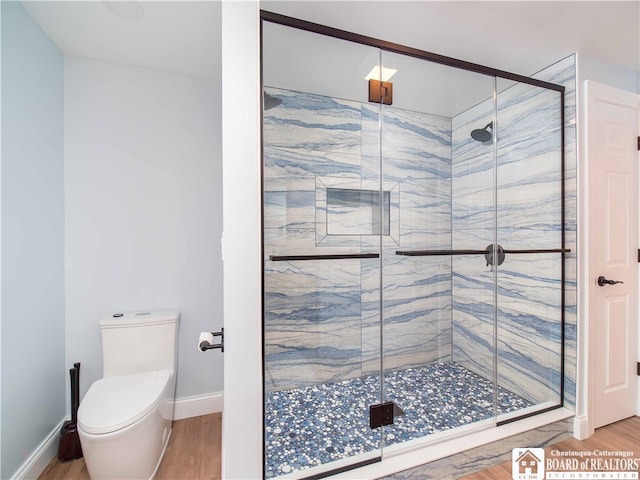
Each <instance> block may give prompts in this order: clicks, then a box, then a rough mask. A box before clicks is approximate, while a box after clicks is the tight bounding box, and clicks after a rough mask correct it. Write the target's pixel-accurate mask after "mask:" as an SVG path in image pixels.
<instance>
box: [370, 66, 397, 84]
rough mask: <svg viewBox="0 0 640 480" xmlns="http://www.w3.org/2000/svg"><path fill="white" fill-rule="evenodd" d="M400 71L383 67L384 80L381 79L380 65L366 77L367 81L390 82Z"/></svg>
mask: <svg viewBox="0 0 640 480" xmlns="http://www.w3.org/2000/svg"><path fill="white" fill-rule="evenodd" d="M397 71H398V69H397V68H387V67H382V78H380V65H376V66H375V67H373V68H372V69H371V71H370V72H369V74H368V75H367V76H366V77H364V79H365V80H382V81H383V82H388V81H389V79H390V78H391V77H393V76H394V75H395V73H396V72H397Z"/></svg>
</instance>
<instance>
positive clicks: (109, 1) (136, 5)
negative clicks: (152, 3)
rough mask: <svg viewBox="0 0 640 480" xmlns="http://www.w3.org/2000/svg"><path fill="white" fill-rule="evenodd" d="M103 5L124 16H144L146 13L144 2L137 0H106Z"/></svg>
mask: <svg viewBox="0 0 640 480" xmlns="http://www.w3.org/2000/svg"><path fill="white" fill-rule="evenodd" d="M102 5H103V6H104V7H105V8H106V9H107V10H109V11H110V12H111V13H113V14H115V15H118V16H119V17H123V18H142V16H143V15H144V8H143V7H142V3H140V2H138V1H136V0H132V1H128V0H105V1H103V2H102Z"/></svg>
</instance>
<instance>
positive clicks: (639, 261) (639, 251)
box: [638, 248, 640, 263]
mask: <svg viewBox="0 0 640 480" xmlns="http://www.w3.org/2000/svg"><path fill="white" fill-rule="evenodd" d="M638 263H640V248H639V249H638Z"/></svg>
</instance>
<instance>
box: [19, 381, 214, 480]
mask: <svg viewBox="0 0 640 480" xmlns="http://www.w3.org/2000/svg"><path fill="white" fill-rule="evenodd" d="M222 395H223V394H222V392H215V393H208V394H205V395H194V396H192V397H182V398H177V399H176V401H175V404H174V405H175V410H174V413H173V417H174V419H175V420H181V419H183V418H191V417H199V416H200V415H208V414H210V413H217V412H221V411H222V398H223V396H222ZM66 420H69V419H68V418H63V419H62V420H61V421H60V423H59V424H58V425H57V426H56V427H55V428H54V429H53V430H52V431H51V432H50V433H49V434H48V435H47V436H46V438H45V439H44V440H43V441H42V442H41V443H40V445H38V448H36V449H35V450H34V451H33V453H32V454H31V455H30V456H29V458H27V460H26V461H25V462H24V463H23V464H22V466H21V467H20V468H19V469H18V470H17V471H16V473H15V474H14V475H13V476H12V477H11V478H12V479H13V480H36V479H37V478H38V477H39V476H40V474H41V473H42V472H43V471H44V469H45V468H47V465H49V462H50V461H51V459H52V458H54V457H55V456H56V455H57V454H58V436H59V434H60V429H61V428H62V425H63V424H64V422H65V421H66Z"/></svg>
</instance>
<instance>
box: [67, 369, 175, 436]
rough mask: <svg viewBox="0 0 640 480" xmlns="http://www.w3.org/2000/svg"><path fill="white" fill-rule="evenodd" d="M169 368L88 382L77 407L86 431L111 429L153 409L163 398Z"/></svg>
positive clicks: (104, 431)
mask: <svg viewBox="0 0 640 480" xmlns="http://www.w3.org/2000/svg"><path fill="white" fill-rule="evenodd" d="M171 375H172V372H171V370H160V371H157V372H149V373H140V374H136V375H127V376H122V377H108V378H103V379H100V380H98V381H96V382H94V383H93V385H91V387H90V388H89V391H88V392H87V394H86V395H85V397H84V399H83V400H82V402H81V403H80V408H79V409H78V428H79V429H81V430H82V431H84V432H85V433H89V434H94V435H100V434H106V433H113V432H116V431H118V430H122V429H123V428H126V427H128V426H129V425H131V424H133V423H135V422H136V421H138V420H139V419H141V418H142V417H144V416H145V415H146V414H147V413H149V412H150V411H152V410H153V409H154V408H155V406H156V405H157V404H158V402H159V401H160V400H161V398H162V392H163V391H164V389H165V387H166V386H167V383H168V382H169V380H170V379H171Z"/></svg>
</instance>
